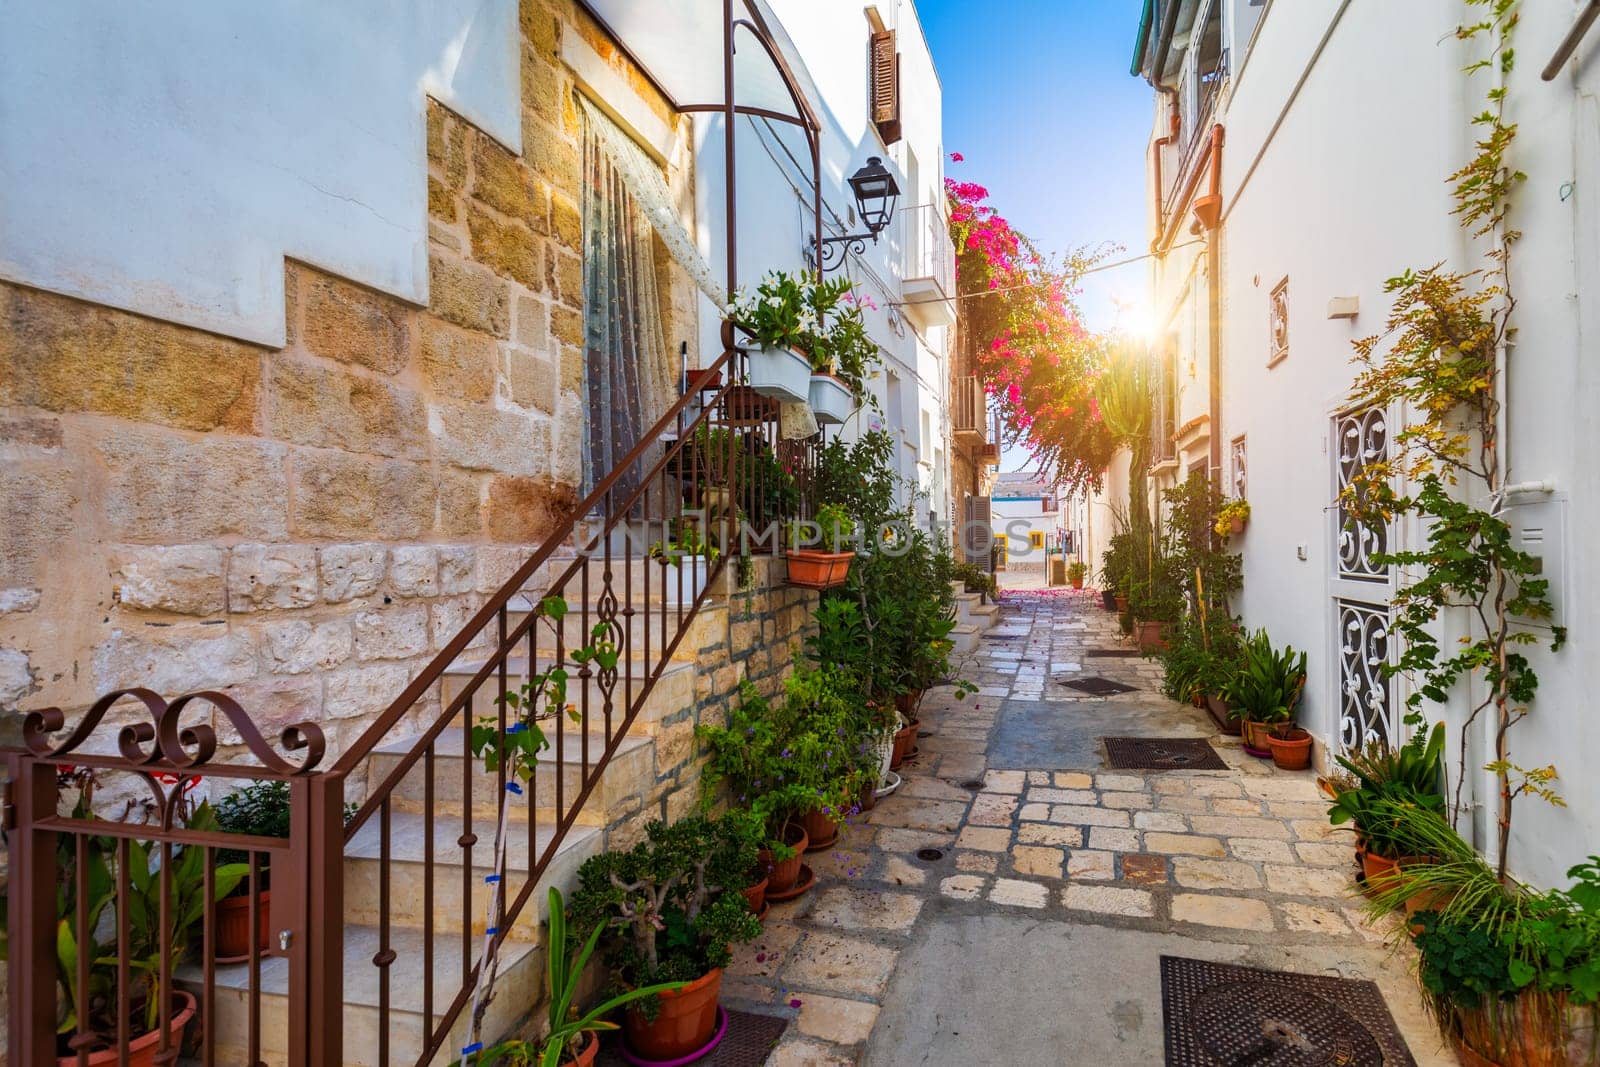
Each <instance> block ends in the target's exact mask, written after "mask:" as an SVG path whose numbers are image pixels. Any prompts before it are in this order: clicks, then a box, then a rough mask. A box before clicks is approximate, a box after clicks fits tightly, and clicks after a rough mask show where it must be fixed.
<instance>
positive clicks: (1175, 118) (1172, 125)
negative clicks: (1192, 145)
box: [1150, 88, 1181, 252]
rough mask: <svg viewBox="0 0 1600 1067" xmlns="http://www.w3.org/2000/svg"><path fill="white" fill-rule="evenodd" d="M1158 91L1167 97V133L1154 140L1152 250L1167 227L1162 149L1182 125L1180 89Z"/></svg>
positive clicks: (1174, 136)
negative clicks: (1154, 224) (1179, 105)
mask: <svg viewBox="0 0 1600 1067" xmlns="http://www.w3.org/2000/svg"><path fill="white" fill-rule="evenodd" d="M1156 91H1157V92H1159V93H1160V94H1161V95H1162V96H1164V97H1166V98H1167V135H1166V136H1165V137H1157V138H1156V139H1155V141H1154V142H1153V148H1154V155H1155V187H1154V188H1153V189H1152V190H1151V193H1152V197H1151V198H1152V199H1153V200H1154V201H1155V209H1156V239H1155V240H1153V241H1151V242H1150V250H1151V251H1152V252H1154V251H1155V250H1156V248H1157V246H1159V245H1160V243H1161V233H1162V231H1163V230H1164V229H1165V228H1166V227H1165V224H1164V223H1163V220H1162V217H1161V209H1162V206H1163V205H1162V202H1161V190H1162V189H1163V188H1164V187H1165V183H1164V182H1162V180H1161V150H1162V149H1164V148H1166V147H1167V146H1168V145H1170V144H1171V143H1172V142H1173V141H1176V140H1177V139H1178V129H1179V126H1180V125H1181V122H1180V121H1179V120H1180V118H1181V116H1180V115H1179V114H1178V91H1177V90H1176V89H1160V88H1158V89H1157V90H1156Z"/></svg>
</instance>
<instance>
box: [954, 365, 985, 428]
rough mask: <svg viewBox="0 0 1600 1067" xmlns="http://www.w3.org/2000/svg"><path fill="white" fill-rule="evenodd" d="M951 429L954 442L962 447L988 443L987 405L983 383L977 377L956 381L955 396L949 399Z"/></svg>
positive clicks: (968, 376)
mask: <svg viewBox="0 0 1600 1067" xmlns="http://www.w3.org/2000/svg"><path fill="white" fill-rule="evenodd" d="M951 400H952V402H951V428H952V430H953V431H954V432H955V435H956V441H957V442H958V443H960V444H963V445H969V446H982V445H985V444H988V443H989V417H988V411H989V405H988V402H987V398H986V397H985V395H984V391H983V383H982V382H981V381H979V380H978V377H977V375H974V374H969V375H967V376H966V377H963V378H957V379H956V387H955V395H954V397H952V398H951Z"/></svg>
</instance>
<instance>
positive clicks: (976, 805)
mask: <svg viewBox="0 0 1600 1067" xmlns="http://www.w3.org/2000/svg"><path fill="white" fill-rule="evenodd" d="M1016 813H1017V798H1016V797H1010V796H1005V795H1004V794H1000V793H982V794H979V795H978V797H977V798H976V799H975V800H973V802H972V808H971V809H970V810H969V811H968V812H967V822H968V823H969V824H971V825H974V826H1010V825H1011V821H1012V819H1013V818H1014V817H1015V816H1016Z"/></svg>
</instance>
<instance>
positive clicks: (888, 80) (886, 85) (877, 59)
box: [870, 30, 900, 145]
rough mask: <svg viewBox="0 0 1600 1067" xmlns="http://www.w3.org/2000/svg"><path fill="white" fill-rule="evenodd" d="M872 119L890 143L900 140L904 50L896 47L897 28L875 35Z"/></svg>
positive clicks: (873, 41) (872, 73)
mask: <svg viewBox="0 0 1600 1067" xmlns="http://www.w3.org/2000/svg"><path fill="white" fill-rule="evenodd" d="M870 65H871V75H872V121H873V124H874V125H876V126H877V127H878V136H879V137H882V138H883V143H884V144H886V145H891V144H894V143H895V142H896V141H898V140H900V53H898V52H896V51H895V48H894V31H893V30H881V31H879V32H877V33H874V34H873V35H872V57H871V64H870Z"/></svg>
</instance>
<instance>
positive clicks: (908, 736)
mask: <svg viewBox="0 0 1600 1067" xmlns="http://www.w3.org/2000/svg"><path fill="white" fill-rule="evenodd" d="M917 726H918V724H917V723H914V722H913V723H907V724H906V725H905V726H902V727H900V729H898V730H896V731H895V734H894V757H893V758H892V759H890V760H889V769H890V770H891V771H898V770H899V769H900V764H902V763H904V762H905V761H906V757H907V756H909V755H911V750H912V749H913V748H915V747H917Z"/></svg>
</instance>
